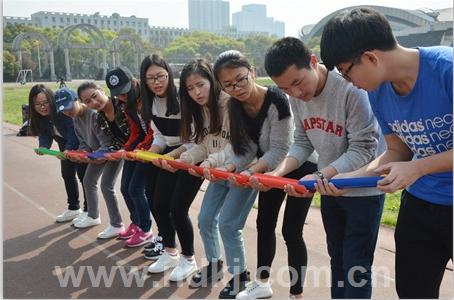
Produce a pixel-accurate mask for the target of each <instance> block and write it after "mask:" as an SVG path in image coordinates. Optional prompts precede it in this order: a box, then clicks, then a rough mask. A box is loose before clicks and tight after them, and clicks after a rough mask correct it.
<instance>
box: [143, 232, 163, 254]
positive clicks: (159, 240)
mask: <svg viewBox="0 0 454 300" xmlns="http://www.w3.org/2000/svg"><path fill="white" fill-rule="evenodd" d="M156 244H161V245H162V236H160V235H159V234H158V235H156V236H154V237H153V238H152V239H151V242H150V243H148V244H146V245H145V246H144V247H143V250H142V253H145V252H146V251H150V250H153V249H154V248H155V247H156Z"/></svg>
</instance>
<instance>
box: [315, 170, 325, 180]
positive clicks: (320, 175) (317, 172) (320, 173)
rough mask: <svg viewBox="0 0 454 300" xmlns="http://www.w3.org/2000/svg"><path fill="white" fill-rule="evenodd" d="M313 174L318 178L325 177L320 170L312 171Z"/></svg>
mask: <svg viewBox="0 0 454 300" xmlns="http://www.w3.org/2000/svg"><path fill="white" fill-rule="evenodd" d="M314 175H315V176H317V177H318V178H319V179H320V180H323V179H325V176H323V173H322V172H320V171H316V172H314Z"/></svg>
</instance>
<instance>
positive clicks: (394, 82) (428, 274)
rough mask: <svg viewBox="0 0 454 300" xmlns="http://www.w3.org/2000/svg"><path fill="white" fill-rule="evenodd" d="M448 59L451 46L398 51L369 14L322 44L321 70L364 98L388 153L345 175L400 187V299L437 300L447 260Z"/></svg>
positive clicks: (349, 19)
mask: <svg viewBox="0 0 454 300" xmlns="http://www.w3.org/2000/svg"><path fill="white" fill-rule="evenodd" d="M452 56H453V52H452V48H451V47H441V46H438V47H428V48H415V49H409V48H404V47H402V46H400V45H399V44H397V42H396V39H395V38H394V36H393V34H392V31H391V26H390V24H389V22H388V21H387V20H386V18H385V16H383V15H382V14H380V13H379V12H377V11H375V10H372V9H368V8H360V9H354V10H352V11H349V12H344V13H342V14H339V15H337V16H335V17H334V18H333V19H331V20H330V21H329V22H328V23H327V24H326V25H325V28H324V31H323V36H322V40H321V57H322V59H323V61H324V63H325V65H326V67H327V68H328V69H329V70H331V69H333V68H334V67H335V66H336V67H337V69H338V70H339V71H340V72H341V74H343V76H344V77H345V78H347V79H348V80H350V81H351V82H352V83H353V84H354V85H356V86H358V87H361V88H363V89H365V90H367V91H368V92H369V99H370V103H371V106H372V109H373V111H374V113H375V115H376V117H377V119H378V121H379V123H380V126H381V129H382V131H383V133H384V134H385V138H386V142H387V146H388V147H387V151H386V152H385V153H383V155H381V156H380V157H379V158H377V159H376V160H374V161H373V162H371V163H370V164H368V165H367V166H365V167H364V168H361V169H360V170H358V171H357V172H354V173H350V174H347V175H348V176H364V175H371V174H374V173H383V172H386V173H388V175H387V176H386V177H385V178H384V179H383V180H381V181H379V183H378V187H379V189H380V190H382V191H384V192H389V193H391V192H395V191H397V190H399V189H402V188H405V190H404V191H403V192H402V196H401V201H402V202H401V206H400V211H399V217H398V220H397V225H396V231H395V241H396V289H397V293H398V295H399V297H400V298H438V293H439V287H440V283H441V280H442V278H443V274H444V269H445V266H446V264H447V262H448V261H449V259H451V260H452V251H453V246H452V234H453V232H452V188H453V186H452V160H453V159H452V143H453V127H452V126H453V119H452V113H453V109H452V105H453V102H452V92H453V90H452V83H453V81H452V80H453V77H452V71H453V69H452V68H453V65H452V58H453V57H452ZM342 176H345V175H342ZM327 189H328V191H327V192H329V193H333V194H336V193H338V192H339V191H337V190H336V189H335V188H333V186H329V187H327Z"/></svg>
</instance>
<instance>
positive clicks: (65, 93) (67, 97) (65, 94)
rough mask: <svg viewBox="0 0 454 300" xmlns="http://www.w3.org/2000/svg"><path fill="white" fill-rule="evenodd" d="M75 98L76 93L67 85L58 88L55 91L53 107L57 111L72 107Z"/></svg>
mask: <svg viewBox="0 0 454 300" xmlns="http://www.w3.org/2000/svg"><path fill="white" fill-rule="evenodd" d="M76 99H77V94H76V92H74V91H73V90H71V89H69V88H67V87H64V88H61V89H58V90H57V91H56V92H55V107H56V109H57V113H59V112H62V111H65V110H70V109H72V108H73V106H74V101H76Z"/></svg>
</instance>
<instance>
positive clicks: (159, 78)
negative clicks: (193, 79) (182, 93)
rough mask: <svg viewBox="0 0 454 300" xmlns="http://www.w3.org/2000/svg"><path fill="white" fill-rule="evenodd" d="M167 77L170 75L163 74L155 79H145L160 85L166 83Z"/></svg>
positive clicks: (151, 77)
mask: <svg viewBox="0 0 454 300" xmlns="http://www.w3.org/2000/svg"><path fill="white" fill-rule="evenodd" d="M167 77H169V74H161V75H157V76H154V77H153V76H150V77H147V78H145V80H146V81H147V82H150V83H158V82H164V81H165V80H166V79H167Z"/></svg>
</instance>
